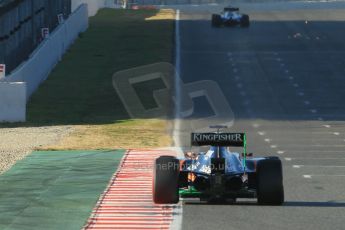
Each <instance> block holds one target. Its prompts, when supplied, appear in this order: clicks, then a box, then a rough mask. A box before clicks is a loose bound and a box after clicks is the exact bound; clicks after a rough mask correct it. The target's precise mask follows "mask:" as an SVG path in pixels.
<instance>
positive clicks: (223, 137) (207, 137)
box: [191, 132, 247, 172]
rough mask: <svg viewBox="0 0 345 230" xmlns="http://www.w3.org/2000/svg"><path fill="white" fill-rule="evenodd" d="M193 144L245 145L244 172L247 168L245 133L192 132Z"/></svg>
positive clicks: (243, 155)
mask: <svg viewBox="0 0 345 230" xmlns="http://www.w3.org/2000/svg"><path fill="white" fill-rule="evenodd" d="M191 144H192V146H203V145H211V146H235V147H243V154H242V157H243V159H242V161H243V162H242V163H243V166H244V172H245V170H246V167H245V166H246V159H247V139H246V134H245V133H219V132H217V133H192V135H191Z"/></svg>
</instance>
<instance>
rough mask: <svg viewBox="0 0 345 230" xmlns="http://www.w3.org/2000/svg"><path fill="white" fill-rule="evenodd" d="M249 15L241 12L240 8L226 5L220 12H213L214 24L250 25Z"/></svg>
mask: <svg viewBox="0 0 345 230" xmlns="http://www.w3.org/2000/svg"><path fill="white" fill-rule="evenodd" d="M249 24H250V22H249V16H248V15H247V14H241V13H239V8H234V7H225V8H224V11H223V12H222V13H220V14H212V26H213V27H220V26H237V25H239V26H241V27H249Z"/></svg>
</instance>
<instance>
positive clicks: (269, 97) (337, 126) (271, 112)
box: [180, 3, 345, 230]
mask: <svg viewBox="0 0 345 230" xmlns="http://www.w3.org/2000/svg"><path fill="white" fill-rule="evenodd" d="M284 4H286V5H285V6H284V5H280V6H279V9H275V8H274V6H276V5H273V6H272V5H269V4H268V5H267V6H263V5H260V7H257V5H255V6H253V5H250V4H242V5H239V6H240V7H241V11H242V12H246V13H248V14H249V15H250V17H251V27H250V28H248V29H244V28H212V27H211V25H210V24H211V23H210V13H211V12H216V11H217V10H219V9H220V8H221V7H216V6H215V7H213V8H212V7H197V6H195V7H194V8H193V7H189V8H186V9H181V21H180V33H181V37H180V39H181V78H182V80H183V81H184V82H185V83H188V82H197V81H200V80H213V81H215V82H217V83H218V84H219V86H220V88H221V89H222V91H223V94H224V95H225V97H226V98H227V100H228V102H229V105H230V106H231V109H232V111H233V112H234V116H235V117H234V125H233V126H232V128H231V130H232V131H245V132H246V133H247V134H248V148H249V151H250V152H254V155H256V156H261V155H262V156H268V155H278V156H280V157H281V159H282V161H283V168H284V187H285V200H286V202H285V204H284V205H283V206H278V207H277V206H257V205H256V203H255V201H242V202H240V203H238V204H222V205H211V204H200V203H199V202H196V201H184V205H183V223H182V229H186V230H188V229H241V230H245V229H304V230H307V229H344V228H345V227H344V224H343V222H344V218H345V188H344V187H345V186H344V184H345V154H344V148H345V130H344V126H345V104H344V98H345V91H344V87H345V40H344V38H345V23H344V20H345V7H343V5H341V4H340V6H336V7H329V6H330V5H327V3H324V4H321V5H318V7H314V8H315V9H311V8H313V7H309V6H311V4H309V3H305V5H303V4H302V5H301V4H300V5H299V6H300V7H297V8H298V9H295V8H294V5H293V4H290V3H284ZM265 7H266V8H265ZM327 8H337V9H327ZM286 9H288V10H286ZM194 106H195V107H194V111H197V112H195V113H199V115H200V117H203V116H206V115H207V114H208V113H211V112H210V111H208V110H210V109H208V108H210V106H209V105H208V102H207V100H205V98H204V99H203V98H194ZM195 115H196V116H198V114H194V116H195ZM231 119H232V118H231Z"/></svg>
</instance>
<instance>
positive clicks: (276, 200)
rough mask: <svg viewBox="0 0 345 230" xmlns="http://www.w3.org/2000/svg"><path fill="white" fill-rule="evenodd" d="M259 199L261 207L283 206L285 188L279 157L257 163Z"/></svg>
mask: <svg viewBox="0 0 345 230" xmlns="http://www.w3.org/2000/svg"><path fill="white" fill-rule="evenodd" d="M256 172H257V174H256V178H257V198H258V203H259V204H260V205H282V204H283V203H284V186H283V170H282V163H281V161H280V159H279V158H278V157H267V158H265V159H264V160H261V161H258V163H257V171H256Z"/></svg>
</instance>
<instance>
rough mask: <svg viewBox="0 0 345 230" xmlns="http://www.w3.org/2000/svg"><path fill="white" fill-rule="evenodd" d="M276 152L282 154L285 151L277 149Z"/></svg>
mask: <svg viewBox="0 0 345 230" xmlns="http://www.w3.org/2000/svg"><path fill="white" fill-rule="evenodd" d="M277 153H278V154H283V153H285V152H284V151H281V150H279V151H277Z"/></svg>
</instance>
